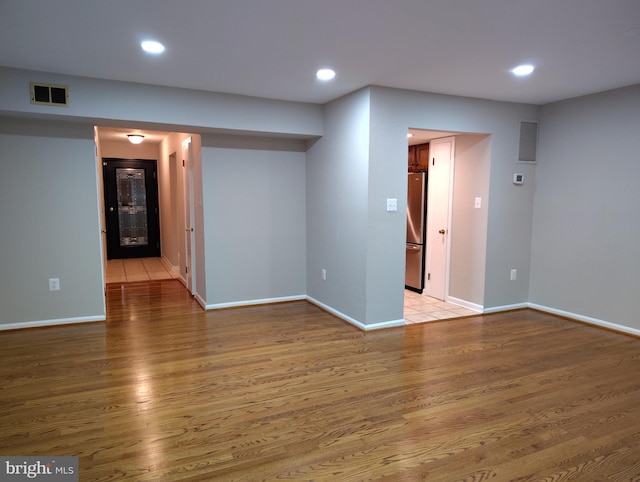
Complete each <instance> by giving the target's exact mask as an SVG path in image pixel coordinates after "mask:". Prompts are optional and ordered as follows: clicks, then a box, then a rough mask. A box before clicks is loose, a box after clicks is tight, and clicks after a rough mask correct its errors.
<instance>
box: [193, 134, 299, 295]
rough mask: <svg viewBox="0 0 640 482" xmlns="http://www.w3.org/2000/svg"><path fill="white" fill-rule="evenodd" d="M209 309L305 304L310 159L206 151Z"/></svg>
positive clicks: (276, 153)
mask: <svg viewBox="0 0 640 482" xmlns="http://www.w3.org/2000/svg"><path fill="white" fill-rule="evenodd" d="M202 181H203V186H204V190H203V213H204V242H205V253H204V257H205V260H206V267H205V270H206V281H207V289H206V304H207V306H210V307H215V306H216V305H221V304H222V305H224V304H229V303H238V302H253V301H256V300H270V299H278V298H282V297H291V296H298V297H304V295H305V294H306V292H307V287H306V254H307V251H306V228H305V227H306V199H305V192H306V188H305V156H304V153H302V152H284V151H269V150H254V149H238V148H236V149H229V148H219V147H209V146H207V145H205V146H204V147H203V148H202Z"/></svg>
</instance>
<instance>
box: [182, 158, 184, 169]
mask: <svg viewBox="0 0 640 482" xmlns="http://www.w3.org/2000/svg"><path fill="white" fill-rule="evenodd" d="M182 167H184V159H182Z"/></svg>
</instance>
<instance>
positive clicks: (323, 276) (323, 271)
mask: <svg viewBox="0 0 640 482" xmlns="http://www.w3.org/2000/svg"><path fill="white" fill-rule="evenodd" d="M322 280H323V281H327V270H326V269H324V268H322Z"/></svg>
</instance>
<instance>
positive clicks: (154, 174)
mask: <svg viewBox="0 0 640 482" xmlns="http://www.w3.org/2000/svg"><path fill="white" fill-rule="evenodd" d="M153 178H154V179H155V178H156V173H155V171H154V173H153Z"/></svg>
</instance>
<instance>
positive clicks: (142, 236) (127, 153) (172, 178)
mask: <svg viewBox="0 0 640 482" xmlns="http://www.w3.org/2000/svg"><path fill="white" fill-rule="evenodd" d="M131 133H135V134H139V135H141V136H143V142H142V143H141V144H136V145H134V144H132V143H131V142H130V141H129V139H128V135H129V134H131ZM192 138H193V134H187V133H178V132H164V131H154V130H146V129H144V130H142V129H139V128H135V129H133V128H122V127H102V126H100V127H96V147H97V161H98V163H99V167H100V169H99V170H98V172H99V175H100V179H99V181H98V184H99V186H100V190H101V191H103V195H102V196H101V204H102V205H101V212H102V220H101V223H102V230H103V240H102V241H103V253H104V255H105V256H104V263H105V265H104V268H105V283H110V282H111V283H113V282H116V283H120V282H130V281H150V280H160V279H179V280H180V281H181V282H182V284H183V285H184V286H185V287H188V285H189V284H190V283H188V281H187V277H186V271H187V269H186V266H187V265H186V262H187V260H188V255H187V253H186V247H185V238H186V235H187V233H186V229H187V228H188V227H189V226H187V224H186V219H185V217H186V216H185V209H186V208H185V202H186V199H187V196H189V199H193V193H191V191H192V189H193V187H192V184H191V183H187V182H185V178H186V176H187V175H186V174H185V173H186V171H187V170H188V169H190V168H191V164H190V161H191V160H192V159H191V158H192V157H193V152H192V151H193V148H192V147H191V146H190V144H191V142H189V150H188V152H187V153H186V154H187V155H188V156H190V158H188V159H185V158H184V156H185V151H184V146H185V144H184V141H185V140H189V141H191V139H192ZM198 146H199V143H198ZM197 154H198V155H199V151H198V153H197ZM149 160H152V161H149ZM112 161H113V162H112ZM116 161H117V162H120V164H117V165H115V167H114V168H113V169H112V168H111V166H110V165H111V164H113V163H116ZM125 161H126V165H124V164H122V163H123V162H125ZM135 163H137V164H142V165H133V164H135ZM103 164H106V165H103ZM151 165H153V167H154V169H152V171H153V172H152V173H151V174H149V169H147V168H148V167H149V166H151ZM103 168H104V170H103ZM114 184H115V187H113V186H112V187H109V185H114ZM141 200H145V201H146V206H143V205H142V204H143V203H141V202H140V201H141ZM145 214H146V217H145ZM190 226H193V224H191V225H190ZM114 233H115V234H114ZM114 238H115V239H114ZM189 262H190V263H193V264H196V260H193V261H191V260H189ZM189 271H195V269H193V270H189ZM191 285H192V288H194V286H193V283H191ZM192 294H193V293H192Z"/></svg>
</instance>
